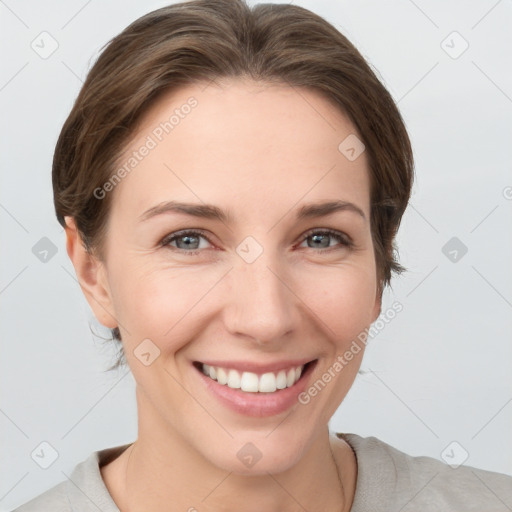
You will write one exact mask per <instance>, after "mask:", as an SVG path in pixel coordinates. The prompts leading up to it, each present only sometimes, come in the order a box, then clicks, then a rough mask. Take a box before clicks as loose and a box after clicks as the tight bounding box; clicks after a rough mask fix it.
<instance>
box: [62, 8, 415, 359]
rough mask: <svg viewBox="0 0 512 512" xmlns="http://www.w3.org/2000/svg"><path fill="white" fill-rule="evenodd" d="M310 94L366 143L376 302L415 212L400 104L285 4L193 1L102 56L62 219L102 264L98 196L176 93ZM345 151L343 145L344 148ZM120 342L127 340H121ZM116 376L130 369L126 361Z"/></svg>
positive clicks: (66, 137) (350, 53) (79, 110)
mask: <svg viewBox="0 0 512 512" xmlns="http://www.w3.org/2000/svg"><path fill="white" fill-rule="evenodd" d="M229 77H249V78H250V79H253V80H258V81H265V82H273V83H281V84H288V85H290V86H293V87H307V88H313V89H315V90H316V91H318V92H319V93H321V94H322V95H323V96H324V97H325V98H327V99H329V100H330V101H331V102H334V104H336V105H337V106H339V108H340V110H341V111H342V112H343V113H344V114H345V115H346V116H347V117H348V118H349V119H350V120H351V122H352V123H353V124H354V126H355V127H356V129H357V131H358V136H359V137H360V138H361V139H362V141H363V143H364V144H365V147H366V149H365V151H366V154H367V158H368V162H369V167H370V169H369V173H370V184H371V185H370V205H371V232H372V240H373V244H374V251H375V260H376V267H377V272H378V283H379V293H380V294H382V291H383V289H384V287H385V286H386V285H389V283H390V280H391V273H392V272H396V273H400V272H402V271H403V270H405V269H404V267H402V266H401V265H400V264H399V263H398V261H397V260H396V259H395V254H396V248H395V245H394V238H395V235H396V232H397V230H398V227H399V225H400V220H401V218H402V214H403V213H404V211H405V208H406V206H407V203H408V201H409V197H410V192H411V187H412V182H413V174H414V171H413V168H414V162H413V154H412V149H411V144H410V140H409V137H408V134H407V131H406V128H405V125H404V121H403V119H402V117H401V115H400V113H399V111H398V108H397V106H396V105H395V103H394V101H393V99H392V97H391V95H390V94H389V92H388V91H387V90H386V88H385V87H384V86H383V85H382V84H381V82H380V81H379V79H378V78H377V76H376V75H375V73H374V72H373V71H372V70H371V68H370V66H369V65H368V63H367V62H366V61H365V59H364V58H363V57H362V55H361V54H360V53H359V52H358V51H357V49H356V48H355V47H354V46H353V45H352V43H350V41H349V40H348V39H347V38H346V37H345V36H344V35H342V34H341V33H340V32H339V31H338V30H337V29H335V28H334V27H333V26H332V25H331V24H330V23H328V22H327V21H326V20H324V19H323V18H322V17H320V16H318V15H316V14H314V13H312V12H310V11H308V10H307V9H305V8H302V7H298V6H296V5H288V4H259V5H255V6H254V7H253V8H250V7H249V6H248V5H247V4H246V2H245V0H191V1H187V2H181V3H176V4H173V5H169V6H167V7H164V8H161V9H157V10H156V11H153V12H150V13H148V14H146V15H144V16H142V17H141V18H139V19H137V20H136V21H135V22H133V23H132V24H131V25H129V26H128V27H127V28H126V29H125V30H123V31H122V32H121V33H120V34H119V35H117V36H116V37H114V38H113V39H112V40H111V41H110V42H109V43H108V44H107V45H106V47H105V48H104V49H103V51H102V53H101V55H100V56H99V58H98V59H97V61H96V63H95V64H94V66H93V67H92V68H91V70H90V72H89V74H88V76H87V78H86V80H85V82H84V84H83V87H82V89H81V90H80V93H79V95H78V97H77V99H76V101H75V104H74V106H73V108H72V110H71V113H70V114H69V116H68V118H67V120H66V122H65V123H64V126H63V128H62V131H61V133H60V136H59V139H58V142H57V145H56V148H55V154H54V159H53V170H52V180H53V192H54V202H55V211H56V214H57V219H58V221H59V222H60V224H61V225H62V226H65V221H64V216H71V217H73V218H74V220H75V223H76V226H77V229H78V232H79V233H80V235H81V237H82V240H83V243H84V246H85V247H86V249H87V250H89V251H91V252H94V253H95V254H96V255H97V256H98V257H99V258H100V259H102V258H103V247H104V237H105V235H106V226H107V220H108V214H109V211H110V207H111V199H112V198H111V196H112V194H107V195H106V196H105V197H104V198H103V199H98V198H97V197H96V195H95V194H94V190H95V189H97V188H98V187H101V185H102V184H104V183H105V182H107V181H108V180H109V178H110V177H111V176H112V175H113V174H114V172H115V168H116V163H117V161H118V158H119V157H120V155H121V154H122V152H123V149H124V148H125V147H126V144H127V143H128V141H129V139H130V137H131V136H132V135H133V134H134V131H135V130H136V125H137V122H138V121H139V120H140V119H141V116H142V115H143V114H144V113H145V112H146V111H147V110H148V109H149V107H150V106H151V105H152V104H153V103H154V101H156V99H157V98H158V97H160V96H161V94H162V93H164V92H169V91H170V90H172V89H173V88H177V87H178V86H183V85H186V84H191V83H194V82H205V81H211V80H214V79H215V78H229ZM340 142H341V141H340ZM112 334H113V338H114V339H116V340H117V341H120V332H119V329H118V328H117V327H116V328H115V329H112ZM120 356H121V358H120V359H118V361H117V363H116V364H115V365H114V366H112V367H111V368H110V369H113V368H116V367H118V366H120V365H121V364H123V363H124V362H125V361H126V360H125V359H124V353H123V351H122V347H121V349H120Z"/></svg>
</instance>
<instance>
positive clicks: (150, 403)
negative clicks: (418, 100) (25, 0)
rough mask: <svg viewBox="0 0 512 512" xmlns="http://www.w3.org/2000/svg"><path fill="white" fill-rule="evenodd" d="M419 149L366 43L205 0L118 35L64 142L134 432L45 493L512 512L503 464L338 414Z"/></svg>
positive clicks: (391, 263)
mask: <svg viewBox="0 0 512 512" xmlns="http://www.w3.org/2000/svg"><path fill="white" fill-rule="evenodd" d="M412 180H413V156H412V150H411V145H410V141H409V138H408V135H407V132H406V129H405V126H404V123H403V121H402V118H401V116H400V114H399V112H398V110H397V108H396V106H395V104H394V102H393V100H392V98H391V96H390V95H389V93H388V92H387V91H386V89H385V88H384V87H383V86H382V84H381V83H380V82H379V80H378V79H377V77H376V76H375V74H374V73H373V72H372V71H371V69H370V68H369V66H368V65H367V63H366V62H365V61H364V59H363V58H362V56H361V55H360V54H359V53H358V52H357V50H356V49H355V48H354V46H353V45H352V44H351V43H350V42H349V41H348V40H347V39H346V38H345V37H344V36H343V35H341V34H340V33H339V32H338V31H337V30H335V29H334V28H333V27H332V26H331V25H329V24H328V23H327V22H326V21H325V20H323V19H322V18H320V17H319V16H317V15H315V14H313V13H311V12H309V11H307V10H305V9H303V8H300V7H297V6H293V5H287V4H284V5H260V6H256V7H254V8H253V9H252V10H251V9H250V8H249V7H248V6H247V5H246V4H245V3H243V1H242V0H194V1H190V2H186V3H180V4H174V5H172V6H169V7H166V8H163V9H159V10H157V11H155V12H152V13H150V14H147V15H145V16H143V17H142V18H140V19H139V20H137V21H136V22H134V23H133V24H132V25H130V26H129V27H128V28H127V29H126V30H124V31H123V32H122V33H121V34H120V35H119V36H117V37H116V38H114V40H113V41H112V42H111V43H110V44H109V45H108V46H107V48H106V49H105V50H104V52H103V53H102V55H101V56H100V58H99V59H98V61H97V62H96V64H95V65H94V67H93V68H92V69H91V71H90V73H89V75H88V77H87V80H86V82H85V83H84V85H83V87H82V90H81V92H80V95H79V97H78V98H77V100H76V103H75V105H74V107H73V109H72V112H71V114H70V115H69V117H68V119H67V121H66V123H65V125H64V127H63V130H62V132H61V135H60V138H59V141H58V143H57V147H56V151H55V156H54V166H53V186H54V196H55V207H56V213H57V218H58V220H59V222H60V223H61V224H62V225H63V226H64V227H65V229H66V236H67V251H68V254H69V257H70V258H71V260H72V262H73V265H74V267H75V270H76V273H77V276H78V279H79V282H80V285H81V288H82V290H83V292H84V295H85V297H86V298H87V300H88V303H89V304H90V306H91V308H92V310H93V312H94V314H95V316H96V317H97V319H98V320H99V321H100V322H101V323H102V324H103V325H105V326H107V327H109V328H111V329H112V332H113V336H114V339H116V340H117V342H118V343H121V344H122V349H123V352H122V358H121V359H120V360H119V361H118V365H121V364H123V362H124V360H125V359H126V362H127V363H128V365H129V367H130V370H131V371H132V373H133V375H134V378H135V381H136V383H137V387H136V398H137V408H138V422H139V423H138V427H139V432H138V438H137V440H136V441H135V442H134V443H131V444H128V445H123V446H118V447H114V448H109V449H105V450H101V451H99V452H94V453H93V454H91V456H90V457H89V458H88V459H87V460H86V461H84V462H83V463H81V464H79V465H78V466H77V467H76V468H75V470H74V473H73V474H72V475H71V480H70V481H67V482H63V483H61V484H58V485H57V486H55V487H53V488H52V489H50V490H48V491H46V492H45V493H44V494H42V495H40V496H38V497H36V498H35V499H33V500H31V501H30V502H29V503H27V504H25V505H24V506H22V507H20V508H18V509H17V510H19V511H23V512H26V511H30V510H38V511H41V510H56V509H58V510H97V509H98V508H99V509H100V510H103V511H109V512H110V511H115V510H122V511H138V510H152V511H160V510H189V511H193V510H199V511H210V510H211V511H214V510H215V511H217V510H244V511H252V510H255V511H256V510H258V511H260V510H267V511H272V510H282V511H287V510H290V511H291V510H308V511H349V510H351V511H356V512H362V511H368V510H377V509H378V510H402V511H407V510H422V511H425V510H457V511H462V510H486V511H489V510H495V511H498V510H507V509H508V507H512V478H511V477H508V476H506V475H501V474H498V473H493V472H488V471H483V470H479V469H475V468H472V467H469V466H468V467H464V466H460V467H458V468H457V469H453V468H451V467H449V466H447V465H444V464H443V463H441V462H439V461H437V460H435V459H432V458H428V457H411V456H409V455H407V454H405V453H402V452H400V451H399V450H396V449H395V448H393V447H391V446H389V445H387V444H386V443H384V442H382V441H380V440H378V439H376V438H363V437H360V436H358V435H356V434H341V433H334V434H333V433H330V432H329V429H328V421H329V419H330V418H331V416H332V415H333V413H334V412H335V411H336V409H337V408H338V407H339V405H340V403H341V402H342V400H343V399H344V397H345V396H346V394H347V392H348V390H349V389H350V387H351V385H352V383H353V382H354V379H355V377H356V374H357V371H358V369H359V367H360V364H361V360H362V357H363V353H364V347H365V337H364V335H362V334H363V333H365V332H366V331H367V329H368V327H369V326H370V325H371V324H372V322H374V321H375V320H376V319H377V317H378V316H379V313H380V311H381V298H382V292H383V289H384V287H385V286H386V285H388V284H389V282H390V279H391V274H392V272H400V271H401V270H403V268H402V267H401V266H400V264H399V263H398V262H397V261H396V260H395V259H394V245H393V243H394V237H395V234H396V232H397V229H398V227H399V224H400V220H401V217H402V215H403V213H404V210H405V208H406V205H407V202H408V200H409V195H410V190H411V185H412Z"/></svg>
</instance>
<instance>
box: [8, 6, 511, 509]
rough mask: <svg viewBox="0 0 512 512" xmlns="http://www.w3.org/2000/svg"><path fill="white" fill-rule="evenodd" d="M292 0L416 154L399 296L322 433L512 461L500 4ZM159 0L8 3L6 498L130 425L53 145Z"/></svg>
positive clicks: (402, 237) (483, 460)
mask: <svg viewBox="0 0 512 512" xmlns="http://www.w3.org/2000/svg"><path fill="white" fill-rule="evenodd" d="M251 3H254V2H251ZM294 3H296V4H298V5H302V6H304V7H307V8H309V9H311V10H313V11H315V12H317V13H318V14H320V15H322V16H324V17H325V18H327V20H329V21H330V22H331V23H333V24H335V25H336V26H337V27H338V28H339V29H340V30H341V31H342V32H343V33H344V34H345V35H346V36H347V37H348V38H349V39H350V40H351V41H352V42H353V43H354V44H355V45H356V46H357V47H358V49H359V50H360V51H361V53H362V54H363V55H364V56H365V57H366V58H367V59H368V60H369V61H370V63H371V65H372V66H373V67H374V69H376V70H377V72H378V74H379V76H380V77H381V78H382V80H383V82H384V83H385V85H386V86H387V87H388V88H389V90H390V91H391V93H392V94H393V96H394V98H395V99H396V101H398V105H399V108H400V110H401V112H402V114H403V116H404V119H405V121H406V124H407V127H408V129H409V132H410V136H411V139H412V143H413V146H414V151H415V157H416V184H415V187H414V192H413V197H412V201H411V204H410V207H409V209H408V211H407V212H406V214H405V217H404V220H403V223H402V226H401V230H400V233H399V237H398V242H399V247H400V256H401V261H402V263H403V264H404V265H405V266H406V267H407V268H408V269H409V271H408V272H407V273H406V274H405V275H404V276H402V277H401V278H399V279H396V280H395V281H394V285H393V290H392V291H390V290H388V291H387V292H386V295H385V304H384V306H383V310H385V309H386V307H388V306H389V305H391V304H392V303H393V301H395V300H398V301H400V302H401V303H402V304H403V311H402V312H401V313H399V314H398V315H397V316H396V318H395V319H394V320H393V321H392V322H390V323H389V324H387V325H386V327H385V328H384V329H383V330H382V331H381V332H380V333H379V335H378V336H377V337H375V338H374V339H372V341H371V342H370V343H369V346H368V349H367V353H366V356H365V359H364V361H363V365H362V369H363V371H364V372H365V373H363V374H361V375H359V376H358V378H357V380H356V382H355V384H354V386H353V388H352V390H351V391H350V393H349V395H348V396H347V398H346V400H345V401H344V402H343V404H342V405H341V407H340V408H339V410H338V411H337V412H336V414H335V416H334V417H333V419H332V421H331V425H330V427H331V430H332V431H344V432H355V433H358V434H360V435H363V436H370V435H372V436H376V437H379V438H380V439H382V440H384V441H386V442H388V443H390V444H392V445H394V446H396V447H397V448H399V449H401V450H403V451H405V452H407V453H410V454H412V455H429V456H431V457H435V458H438V459H441V458H442V455H441V454H442V453H447V452H445V451H444V450H445V448H446V447H447V446H450V448H449V449H448V453H449V454H450V455H451V456H452V457H456V458H457V457H458V458H463V456H464V455H465V453H466V452H467V454H468V458H467V460H466V461H465V464H468V465H472V466H476V467H480V468H484V469H488V470H492V471H499V472H503V473H508V474H511V475H512V439H511V432H512V371H511V370H512V344H511V331H512V329H511V327H512V325H511V324H512V315H511V309H512V286H511V285H512V271H511V261H512V258H511V257H512V240H511V238H512V237H511V233H512V215H511V209H512V200H511V199H512V172H511V153H512V123H511V121H512V70H511V56H510V48H512V31H511V30H510V27H511V26H512V5H511V3H510V2H507V1H496V0H492V1H480V2H477V1H472V2H467V1H465V2H462V1H460V2H455V1H453V2H443V1H440V0H437V1H431V2H427V1H421V2H420V1H417V2H413V1H411V0H396V1H387V2H380V1H379V0H373V1H361V0H358V1H355V0H354V1H350V2H349V1H318V0H316V1H312V0H310V1H305V0H304V1H299V0H296V1H295V2H294ZM165 4H166V2H156V1H153V2H151V1H146V2H135V1H133V0H131V1H123V2H121V0H115V1H114V0H112V1H104V2H99V1H98V0H96V1H94V0H93V1H89V2H87V1H83V0H80V1H66V2H64V1H60V2H57V1H46V2H36V1H34V0H32V1H24V2H21V1H16V0H6V1H0V20H1V21H0V37H1V47H0V52H1V57H2V65H1V67H0V105H1V112H2V117H1V119H2V122H1V134H0V151H1V152H0V154H1V159H0V164H1V169H2V173H1V179H2V187H1V195H0V223H1V228H2V231H1V233H2V245H1V247H2V251H1V252H2V265H1V267H0V301H1V310H0V314H1V325H0V329H1V340H2V355H1V358H0V364H1V379H2V381H1V389H2V395H1V405H0V413H1V414H0V426H1V429H2V438H3V446H4V450H3V452H2V454H1V458H2V462H1V467H2V468H3V471H2V474H1V478H0V508H1V510H10V509H12V508H14V507H15V506H17V505H19V504H20V503H22V502H25V501H26V500H28V499H29V498H31V497H33V496H35V495H37V494H40V493H41V492H43V491H44V490H46V489H48V488H49V487H50V486H52V485H54V484H56V483H57V482H59V481H62V480H64V479H66V478H67V477H68V476H69V475H70V472H71V470H72V468H73V467H74V466H75V465H76V464H77V463H78V462H80V461H81V460H83V459H84V458H86V457H87V456H88V455H89V454H90V453H91V452H92V451H94V450H99V449H102V448H106V447H109V446H115V445H120V444H124V443H127V442H131V441H133V440H134V439H135V438H136V435H137V425H136V408H135V400H134V380H133V378H132V375H131V373H127V370H126V369H123V370H121V371H119V372H110V373H109V374H107V373H103V370H104V369H105V368H106V367H107V366H108V365H110V364H111V363H112V362H113V360H114V359H113V358H114V352H113V350H111V349H110V348H109V347H108V346H104V345H103V342H102V341H101V339H99V338H97V337H94V336H93V335H92V334H91V331H90V328H89V324H90V323H91V324H92V328H93V329H96V330H97V331H98V332H99V333H101V334H108V332H107V331H105V330H103V331H102V330H101V328H100V327H98V324H97V323H95V322H94V321H93V317H92V313H91V311H90V309H89V306H88V304H87V302H86V300H85V298H84V297H83V295H82V292H81V290H80V288H79V286H78V283H77V281H76V278H75V273H74V269H73V266H72V264H71V262H70V261H69V259H68V256H67V254H66V249H65V236H64V232H63V230H62V228H61V227H60V225H59V224H58V222H57V220H56V218H55V215H54V211H53V201H52V190H51V159H52V154H53V149H54V146H55V142H56V140H57V137H58V134H59V132H60V129H61V126H62V123H63V122H64V120H65V118H66V117H67V115H68V113H69V110H70V108H71V106H72V103H73V101H74V99H75V97H76V95H77V93H78V91H79V88H80V86H81V82H82V80H83V79H84V77H85V75H86V73H87V71H88V69H89V68H90V66H91V64H92V62H94V60H95V58H96V57H97V55H98V52H99V50H100V48H101V46H102V45H103V44H104V43H106V42H107V41H108V40H109V39H110V38H111V37H113V36H114V35H116V34H117V33H118V32H120V31H121V30H122V29H123V28H124V27H126V26H127V25H128V24H129V23H130V22H132V21H133V20H135V19H136V18H137V17H139V16H140V15H142V14H145V13H146V12H149V11H151V10H153V9H156V8H158V7H161V6H163V5H165ZM42 31H47V32H48V33H49V34H51V37H52V38H54V39H55V40H56V41H57V43H58V48H57V50H56V51H55V52H54V53H53V54H52V55H51V56H49V57H48V58H46V59H43V58H41V57H40V55H39V54H38V53H36V52H35V51H34V50H33V49H32V48H31V43H32V42H33V41H35V43H34V45H36V44H38V45H39V47H42V46H43V43H41V37H46V38H47V39H45V42H44V48H45V49H46V51H48V49H50V48H51V40H50V39H48V36H40V33H41V32H42ZM454 31H457V32H458V33H459V34H460V36H457V35H453V34H452V33H453V32H454ZM443 41H444V43H443ZM464 41H466V42H467V44H469V47H468V48H467V50H466V51H465V52H464V53H462V54H461V55H458V53H459V52H460V50H461V49H463V48H464V45H465V43H464ZM40 51H43V48H40ZM447 52H448V53H447ZM449 53H451V56H450V55H449ZM454 57H457V58H454ZM43 237H47V238H48V239H50V240H51V241H52V242H53V244H55V246H56V248H57V253H56V254H55V255H54V256H53V257H51V258H49V259H48V261H47V262H46V263H43V262H42V261H40V260H39V259H38V258H37V257H36V256H35V255H34V253H33V252H32V248H33V247H34V246H35V245H36V244H37V243H38V242H39V241H40V239H41V238H43ZM452 237H457V238H458V239H459V240H460V242H462V243H463V244H464V245H465V246H466V247H467V249H468V252H467V254H465V255H464V256H463V257H460V254H461V253H460V252H459V253H458V257H459V259H458V261H456V262H453V261H451V260H450V259H449V258H448V257H447V256H445V254H444V253H443V252H442V248H443V247H444V245H445V244H446V243H447V242H448V241H449V240H450V239H451V238H452ZM451 257H452V258H453V257H454V253H452V255H451ZM43 441H46V442H48V443H49V444H50V445H52V446H53V447H54V448H55V450H56V451H57V452H58V458H57V460H56V461H55V462H54V463H53V464H52V465H51V466H50V467H49V468H48V469H42V468H41V467H39V465H37V464H36V463H35V462H34V460H33V459H32V458H31V453H32V452H33V451H34V450H36V449H38V447H39V446H40V443H41V442H43ZM453 441H456V443H457V444H455V445H453V444H452V445H450V443H452V442H453ZM452 450H453V451H452Z"/></svg>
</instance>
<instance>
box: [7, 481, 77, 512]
mask: <svg viewBox="0 0 512 512" xmlns="http://www.w3.org/2000/svg"><path fill="white" fill-rule="evenodd" d="M46 510H48V511H50V510H52V511H55V512H72V509H71V505H70V504H69V501H68V499H67V489H66V482H61V483H59V484H57V485H55V486H54V487H52V488H51V489H48V490H47V491H45V492H43V493H42V494H40V495H39V496H36V497H35V498H32V499H31V500H30V501H27V502H26V503H24V504H23V505H21V506H19V507H18V508H16V509H14V510H13V511H12V512H43V511H46Z"/></svg>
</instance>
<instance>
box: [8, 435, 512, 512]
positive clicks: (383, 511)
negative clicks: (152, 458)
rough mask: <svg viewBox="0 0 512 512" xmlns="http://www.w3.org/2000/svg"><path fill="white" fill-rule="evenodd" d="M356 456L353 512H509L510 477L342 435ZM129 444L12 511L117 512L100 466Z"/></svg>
mask: <svg viewBox="0 0 512 512" xmlns="http://www.w3.org/2000/svg"><path fill="white" fill-rule="evenodd" d="M336 435H337V436H339V437H341V438H342V439H344V440H345V441H346V442H347V443H348V444H349V445H350V446H351V447H352V449H353V451H354V453H355V455H356V458H357V466H358V468H357V482H356V492H355V496H354V503H353V505H352V508H351V509H350V510H351V512H373V511H378V512H413V511H414V512H418V511H421V512H430V511H432V512H433V511H443V512H450V511H453V512H469V511H475V512H477V511H478V512H507V511H508V512H510V511H512V477H511V476H508V475H504V474H501V473H495V472H491V471H484V470H482V469H476V468H473V467H471V466H459V467H458V468H456V469H453V468H452V467H451V466H449V465H447V464H443V463H442V462H441V461H439V460H437V459H433V458H431V457H413V456H410V455H407V454H406V453H403V452H401V451H399V450H397V449H396V448H393V447H392V446H390V445H388V444H386V443H384V442H383V441H380V440H379V439H377V438H376V437H361V436H358V435H357V434H341V433H337V434H336ZM129 446H130V444H125V445H122V446H116V447H113V448H107V449H104V450H100V451H97V452H93V453H92V454H91V455H90V456H89V457H88V458H87V459H86V460H84V461H83V462H81V463H80V464H78V465H77V466H76V467H75V468H74V470H73V472H72V474H71V477H70V480H66V481H64V482H61V483H59V484H57V485H55V486H54V487H52V488H51V489H49V490H47V491H46V492H44V493H42V494H40V495H39V496H36V497H35V498H33V499H32V500H30V501H28V502H27V503H25V504H24V505H22V506H20V507H18V508H16V509H15V510H14V511H12V512H36V511H37V512H71V511H75V512H78V511H80V512H88V511H91V512H98V510H101V511H102V512H119V509H118V508H117V506H116V504H115V503H114V500H113V499H112V497H111V496H110V494H109V492H108V489H107V487H106V486H105V483H104V482H103V479H102V477H101V473H100V466H103V465H105V464H107V463H108V462H110V461H112V460H114V459H115V458H116V457H118V456H119V455H120V454H121V453H122V452H123V451H124V450H126V449H127V448H128V447H129Z"/></svg>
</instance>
